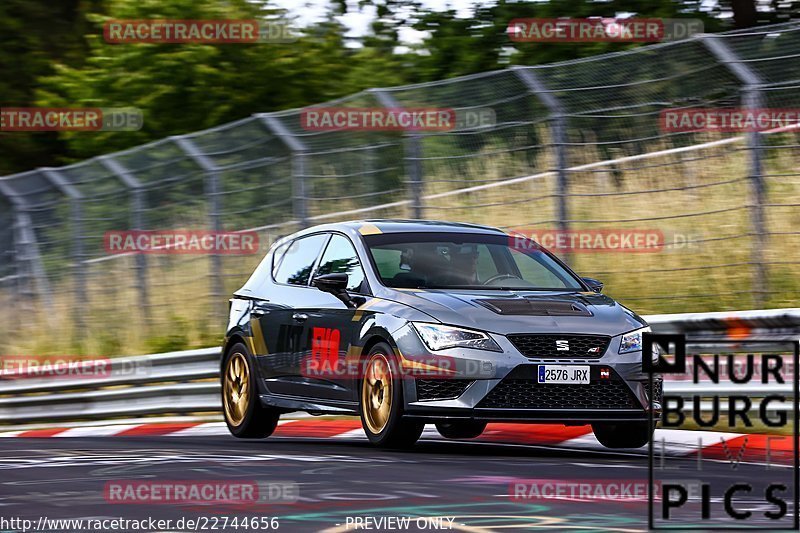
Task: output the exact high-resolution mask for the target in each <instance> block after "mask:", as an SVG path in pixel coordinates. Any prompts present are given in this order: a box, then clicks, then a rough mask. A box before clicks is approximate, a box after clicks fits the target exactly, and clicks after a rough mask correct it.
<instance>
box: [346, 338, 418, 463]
mask: <svg viewBox="0 0 800 533" xmlns="http://www.w3.org/2000/svg"><path fill="white" fill-rule="evenodd" d="M400 379H401V376H400V372H399V370H398V367H397V360H396V359H395V357H394V355H393V351H392V349H391V347H390V346H389V345H388V344H386V343H383V342H382V343H379V344H376V345H375V347H373V348H372V350H370V352H369V355H368V356H367V360H366V365H365V366H364V376H363V378H362V380H361V396H360V401H359V404H360V411H361V425H362V426H363V427H364V432H365V433H366V434H367V438H368V439H369V441H370V442H371V443H373V444H376V445H378V446H383V447H388V448H405V447H409V446H413V445H414V443H415V442H417V440H418V439H419V436H420V435H421V434H422V429H423V428H424V427H425V424H424V423H423V422H419V421H416V420H409V419H407V418H403V387H402V383H401V381H400Z"/></svg>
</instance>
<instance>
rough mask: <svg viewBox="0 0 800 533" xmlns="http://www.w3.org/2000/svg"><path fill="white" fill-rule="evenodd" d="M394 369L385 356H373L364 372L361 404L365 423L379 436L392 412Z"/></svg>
mask: <svg viewBox="0 0 800 533" xmlns="http://www.w3.org/2000/svg"><path fill="white" fill-rule="evenodd" d="M392 387H393V383H392V369H391V367H390V366H389V361H388V360H387V359H386V356H385V355H383V354H375V355H373V356H372V357H371V358H370V360H369V362H368V363H367V368H366V371H365V372H364V382H363V385H362V386H361V403H362V409H363V411H364V421H365V422H366V424H367V427H368V428H369V430H370V431H371V432H372V433H373V434H375V435H377V434H378V433H380V432H381V431H383V428H385V427H386V423H387V422H388V421H389V414H390V413H391V412H392Z"/></svg>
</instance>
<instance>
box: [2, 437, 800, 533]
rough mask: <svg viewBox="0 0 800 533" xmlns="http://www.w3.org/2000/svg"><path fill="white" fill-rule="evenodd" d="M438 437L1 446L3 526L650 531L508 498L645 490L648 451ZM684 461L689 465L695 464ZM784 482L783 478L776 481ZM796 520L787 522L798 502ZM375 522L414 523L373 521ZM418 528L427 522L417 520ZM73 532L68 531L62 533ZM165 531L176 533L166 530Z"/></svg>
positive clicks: (639, 514) (603, 511)
mask: <svg viewBox="0 0 800 533" xmlns="http://www.w3.org/2000/svg"><path fill="white" fill-rule="evenodd" d="M434 435H435V434H431V432H430V431H426V434H425V436H424V437H423V440H421V441H420V442H419V443H418V445H417V446H416V447H415V448H413V449H412V450H411V451H391V450H381V449H375V448H373V447H371V446H370V445H369V444H368V443H367V442H366V441H365V440H364V439H363V438H360V439H359V438H305V437H280V436H278V437H272V438H269V439H266V440H238V439H235V438H233V437H230V436H225V435H218V434H217V435H196V436H183V437H170V436H157V437H154V436H142V437H104V438H84V437H73V438H49V439H44V438H37V439H14V438H10V439H0V480H2V481H0V506H2V511H0V514H1V515H2V516H4V517H7V518H8V517H17V518H20V519H30V520H31V521H32V522H33V523H34V524H39V523H40V522H39V521H40V520H42V518H43V517H44V518H45V519H46V520H47V521H50V522H45V523H50V524H52V523H53V522H52V520H54V519H62V518H63V519H77V518H84V519H87V518H94V519H99V518H101V517H102V518H108V519H113V518H127V519H146V518H148V517H152V518H154V519H172V520H179V519H181V518H184V519H187V518H198V519H200V518H201V517H203V518H202V519H203V521H204V522H203V524H205V526H206V527H205V528H202V527H200V526H198V525H197V524H195V527H194V528H192V529H193V530H201V529H202V530H208V531H212V530H217V531H245V530H248V531H253V530H256V531H258V530H266V529H264V528H262V527H257V528H249V529H244V528H242V527H241V524H238V527H235V528H232V527H230V526H228V527H226V528H224V529H223V528H222V527H221V523H222V522H221V521H222V520H223V519H224V518H225V517H228V519H229V520H230V519H231V518H232V517H239V520H242V519H243V518H245V517H248V518H256V519H257V520H260V519H263V520H265V521H266V520H267V519H268V518H272V517H277V519H278V522H277V523H278V524H279V528H280V530H281V531H328V532H333V531H346V530H347V528H348V524H349V525H350V530H373V531H387V530H410V531H417V530H428V531H430V530H442V529H444V530H451V531H522V530H538V531H571V532H580V531H619V532H633V531H646V530H647V500H646V498H644V499H641V500H638V501H631V500H626V501H622V500H614V499H593V500H591V501H574V500H569V499H554V498H549V499H541V498H533V499H531V498H514V497H512V494H513V491H512V490H511V489H510V487H511V486H512V483H514V482H515V480H531V479H539V480H547V479H549V480H562V481H563V480H573V481H586V480H603V482H612V483H613V482H620V483H624V482H637V483H642V482H646V481H647V479H648V462H647V457H646V456H645V455H642V454H641V453H639V454H634V453H628V452H613V451H609V452H605V451H596V450H587V449H565V448H563V447H562V448H556V447H551V446H547V445H513V444H501V443H478V442H467V441H445V440H442V439H437V438H435V436H434ZM676 460H677V459H676ZM680 461H682V462H683V463H684V464H685V465H689V466H691V465H692V464H693V461H694V460H693V459H692V458H688V457H687V458H681V459H680ZM783 470H784V471H785V470H787V469H783ZM789 470H790V469H789ZM778 473H779V474H781V475H783V473H782V472H781V471H780V469H778ZM731 476H732V467H731V465H730V463H729V462H727V461H704V463H703V470H702V479H703V480H704V481H706V482H710V483H712V484H715V483H719V484H726V483H728V482H729V481H730V480H731ZM735 476H736V477H737V478H741V479H747V480H749V481H750V482H753V483H758V482H760V481H767V480H769V479H772V478H774V477H775V476H776V470H775V469H774V468H773V469H769V468H765V466H764V465H763V464H754V463H741V464H739V465H737V468H736V469H735ZM121 480H127V481H136V482H148V481H149V482H152V481H159V482H167V481H176V480H181V481H189V480H196V481H220V482H224V483H230V482H236V481H237V480H238V481H257V482H260V483H265V482H266V483H280V482H294V483H296V484H297V485H296V486H297V488H298V492H297V496H298V498H297V499H296V501H294V502H292V503H288V502H278V503H272V502H269V501H267V502H264V503H253V502H248V503H245V504H242V503H232V504H225V503H220V502H212V503H205V504H197V503H189V504H186V503H183V504H175V503H163V502H161V503H143V502H137V503H118V502H111V501H109V497H108V492H107V484H108V483H111V482H118V481H121ZM755 496H756V495H755V493H754V497H755ZM740 501H741V500H740ZM789 508H790V512H791V510H792V508H793V504H792V503H791V502H790V504H789ZM214 517H216V522H215V521H214V520H213V519H214ZM357 517H360V518H361V519H365V518H366V517H370V522H361V523H360V524H361V527H358V528H355V527H354V525H353V524H354V523H355V522H354V520H355V519H356V518H357ZM380 517H405V518H409V519H410V521H409V522H407V523H403V522H399V523H388V522H378V521H377V520H378V519H379V518H380ZM419 517H423V520H422V521H417V518H419ZM184 523H185V522H184ZM215 523H216V526H217V527H216V528H213V527H212V525H214V524H215ZM266 523H267V522H263V523H262V524H266ZM727 523H730V522H727ZM173 524H174V522H173ZM387 524H388V525H387ZM51 527H52V525H51ZM35 528H36V526H34V529H35ZM0 529H2V528H0ZM5 529H6V530H15V531H18V530H20V529H21V528H19V527H11V528H8V527H6V528H5ZM69 529H70V528H69V527H67V526H66V525H65V524H62V527H61V528H60V530H69ZM187 529H188V528H185V527H184V528H183V529H182V530H187ZM39 530H41V529H39ZM164 530H168V531H177V530H180V529H178V527H177V526H175V525H172V527H171V528H167V529H164Z"/></svg>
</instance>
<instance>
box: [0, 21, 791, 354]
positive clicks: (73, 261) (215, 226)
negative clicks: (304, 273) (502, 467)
mask: <svg viewBox="0 0 800 533" xmlns="http://www.w3.org/2000/svg"><path fill="white" fill-rule="evenodd" d="M319 107H337V108H353V109H364V108H406V109H408V108H447V109H452V110H455V111H456V113H465V112H469V111H470V110H487V109H488V110H491V113H492V117H493V120H492V122H491V123H480V124H476V125H470V124H462V125H460V126H458V127H456V128H454V129H450V130H441V131H438V130H437V131H420V130H414V131H410V130H407V131H353V130H348V129H343V130H333V131H331V130H314V129H309V128H306V127H304V126H303V120H302V115H303V112H304V110H289V111H282V112H276V113H266V114H258V115H254V116H252V117H249V118H246V119H243V120H240V121H237V122H234V123H231V124H227V125H224V126H220V127H217V128H214V129H211V130H207V131H203V132H198V133H193V134H188V135H183V136H177V137H172V138H168V139H163V140H160V141H157V142H154V143H151V144H148V145H145V146H140V147H136V148H133V149H130V150H126V151H124V152H118V153H113V154H108V155H104V156H101V157H97V158H95V159H92V160H89V161H85V162H81V163H78V164H75V165H71V166H68V167H63V168H42V169H37V170H34V171H30V172H25V173H22V174H17V175H13V176H7V177H5V178H0V302H2V303H3V304H4V305H3V307H2V311H0V313H2V315H3V316H2V318H0V324H1V325H0V328H2V329H4V330H5V331H3V335H2V338H3V339H7V340H6V341H5V344H7V347H6V348H7V349H8V348H18V347H26V348H34V347H35V349H37V350H38V351H40V352H44V351H53V350H61V351H63V350H69V349H80V350H82V351H88V352H89V353H112V352H120V351H130V350H134V351H135V350H136V349H140V350H143V349H151V348H152V349H161V348H163V349H171V348H174V347H183V346H187V345H188V346H193V345H208V344H209V343H214V342H216V341H217V340H218V338H219V335H220V334H221V332H222V329H223V321H224V317H225V311H226V305H227V298H228V297H229V295H230V294H231V293H232V292H233V291H234V290H235V289H237V288H238V287H240V286H241V284H242V283H243V282H244V281H245V279H246V278H247V276H248V275H249V274H250V272H251V271H252V270H253V268H254V267H255V265H256V264H257V263H258V261H259V260H260V258H261V256H262V255H263V252H264V251H265V250H266V248H267V247H268V245H269V244H270V243H271V242H272V241H273V240H274V239H275V238H276V237H278V236H279V235H284V234H287V233H290V232H292V231H295V230H297V229H299V228H301V227H306V226H310V225H313V224H317V223H322V222H329V221H337V220H348V219H369V218H426V219H439V220H455V221H463V222H474V223H481V224H488V225H492V226H497V227H502V228H504V229H507V230H509V231H516V232H522V233H524V234H528V235H538V234H546V233H548V232H553V231H555V232H578V233H582V232H583V233H585V234H589V235H602V234H607V233H608V232H612V233H613V232H616V233H618V234H624V233H626V232H630V233H632V234H633V233H637V232H639V233H642V232H644V233H650V234H652V233H657V234H659V235H661V236H662V239H661V240H659V241H658V244H657V245H656V247H655V248H656V249H652V247H651V248H650V249H648V250H646V251H642V250H627V251H623V250H616V251H612V250H608V249H606V250H599V249H596V248H593V249H590V250H575V249H571V250H569V251H567V252H564V254H565V255H567V256H568V260H569V261H570V263H571V264H572V265H573V266H574V267H575V269H576V270H577V271H578V272H580V273H581V274H582V275H586V276H591V277H597V278H599V279H601V280H603V281H604V282H605V284H606V291H607V292H608V293H609V294H610V295H611V296H613V297H615V298H617V299H618V300H620V301H621V302H622V303H624V304H629V305H630V306H631V307H633V308H635V309H636V310H638V311H640V312H642V313H665V312H683V311H696V312H701V311H714V310H722V309H746V308H754V307H755V308H764V307H791V306H796V305H797V300H798V295H800V276H798V272H800V270H799V269H798V267H799V266H800V128H798V127H796V125H795V126H791V125H790V126H785V127H775V128H768V129H766V130H764V129H761V130H760V131H738V132H736V131H734V132H729V133H725V132H721V131H671V130H669V129H668V128H665V127H664V122H663V116H664V112H665V111H666V110H677V111H686V112H691V111H693V110H702V109H709V108H716V109H719V108H723V109H727V108H730V109H734V108H748V109H753V110H756V109H765V108H771V109H787V110H791V109H793V110H795V111H797V110H799V109H800V24H797V23H793V24H784V25H779V26H769V27H761V28H758V29H754V30H750V31H739V32H730V33H725V34H715V35H699V36H695V37H692V38H690V39H687V40H682V41H675V42H669V43H663V44H658V45H653V46H644V47H639V48H635V49H632V50H629V51H625V52H620V53H614V54H607V55H603V56H597V57H591V58H587V59H581V60H576V61H569V62H563V63H555V64H548V65H543V66H536V67H511V68H507V69H504V70H500V71H495V72H487V73H480V74H474V75H470V76H465V77H460V78H454V79H449V80H445V81H439V82H433V83H425V84H419V85H412V86H404V87H392V88H383V89H371V90H367V91H364V92H361V93H358V94H355V95H352V96H349V97H346V98H343V99H340V100H337V101H333V102H327V103H325V104H321V105H320V106H315V108H319ZM178 228H182V229H187V228H188V229H200V230H211V231H244V230H251V231H254V232H256V233H257V234H258V236H259V243H260V250H259V252H260V253H258V254H251V255H224V254H218V253H211V254H202V255H200V254H198V255H191V254H169V253H165V254H109V252H108V250H107V246H106V244H107V243H106V240H105V239H106V235H107V234H108V232H114V231H125V230H165V229H178ZM545 245H546V244H545ZM626 252H627V253H626ZM42 331H46V332H48V335H47V336H43V335H40V334H39V333H40V332H42ZM53 339H59V340H58V341H55V342H54V341H53ZM132 347H133V348H132Z"/></svg>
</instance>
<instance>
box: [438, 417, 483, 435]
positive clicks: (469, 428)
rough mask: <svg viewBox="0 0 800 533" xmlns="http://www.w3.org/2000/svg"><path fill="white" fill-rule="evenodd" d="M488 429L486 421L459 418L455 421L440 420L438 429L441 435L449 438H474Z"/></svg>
mask: <svg viewBox="0 0 800 533" xmlns="http://www.w3.org/2000/svg"><path fill="white" fill-rule="evenodd" d="M485 429H486V422H478V421H476V420H457V421H454V422H439V423H438V424H436V430H437V431H438V432H439V435H441V436H442V437H445V438H447V439H474V438H475V437H478V436H480V434H481V433H483V430H485Z"/></svg>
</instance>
